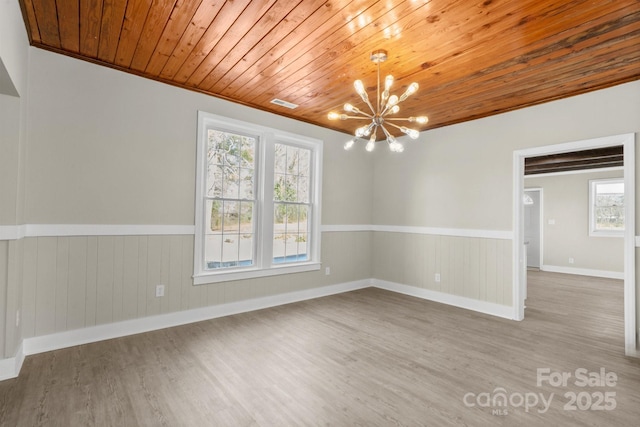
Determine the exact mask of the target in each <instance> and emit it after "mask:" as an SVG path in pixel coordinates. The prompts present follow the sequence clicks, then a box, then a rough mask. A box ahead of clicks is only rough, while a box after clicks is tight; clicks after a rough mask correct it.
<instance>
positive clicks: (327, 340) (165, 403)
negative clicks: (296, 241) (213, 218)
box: [0, 272, 640, 426]
mask: <svg viewBox="0 0 640 427" xmlns="http://www.w3.org/2000/svg"><path fill="white" fill-rule="evenodd" d="M622 292H623V287H622V282H621V281H618V280H608V279H594V278H586V277H581V276H568V275H562V274H553V273H542V272H531V273H530V274H529V292H528V293H529V298H528V300H527V309H526V319H525V320H524V321H522V322H514V321H509V320H504V319H498V318H494V317H491V316H487V315H482V314H478V313H474V312H471V311H467V310H462V309H457V308H453V307H449V306H445V305H441V304H437V303H432V302H428V301H424V300H420V299H416V298H412V297H408V296H404V295H399V294H394V293H391V292H388V291H384V290H379V289H364V290H360V291H355V292H350V293H346V294H341V295H335V296H331V297H326V298H321V299H316V300H311V301H305V302H300V303H295V304H290V305H286V306H281V307H275V308H271V309H267V310H261V311H256V312H251V313H246V314H241V315H235V316H230V317H226V318H221V319H215V320H211V321H206V322H200V323H196V324H191V325H186V326H181V327H176V328H171V329H165V330H161V331H156V332H150V333H146V334H141V335H135V336H130V337H125V338H120V339H115V340H110V341H103V342H99V343H94V344H89V345H83V346H78V347H74V348H69V349H64V350H58V351H53V352H49V353H45V354H39V355H34V356H30V357H28V358H27V359H26V360H25V363H24V366H23V368H22V372H21V374H20V377H19V378H16V379H13V380H8V381H4V382H0V425H2V426H39V425H43V426H250V425H252V426H298V425H333V426H377V425H380V426H386V425H407V426H413V425H428V426H449V425H454V426H463V425H468V426H499V425H504V426H537V425H540V426H543V425H544V426H572V425H580V426H583V425H589V426H636V425H638V420H639V419H640V361H639V360H636V359H631V358H627V357H625V356H624V355H623V319H622V302H623V299H622ZM538 368H549V369H550V372H553V373H556V372H569V373H571V377H570V378H569V379H568V381H567V385H566V386H553V385H552V384H549V382H548V381H545V382H543V384H541V385H540V386H538V385H537V369H538ZM580 368H584V369H586V370H587V371H589V372H598V373H599V372H600V371H601V368H603V369H605V371H606V372H611V373H615V374H616V376H617V381H616V384H615V386H614V385H611V384H610V385H609V386H604V387H602V386H597V387H596V386H594V387H588V386H587V387H579V386H578V385H576V384H575V382H576V380H577V379H579V378H580V377H578V378H576V376H575V374H576V369H580ZM578 373H579V372H578ZM498 388H502V389H504V393H505V394H506V396H507V398H508V401H507V406H498V405H497V403H500V402H499V401H496V402H493V397H495V395H497V394H499V392H500V391H501V390H500V389H498ZM606 392H607V393H615V396H612V395H610V396H609V397H608V398H607V401H606V402H600V403H601V404H602V405H600V406H603V407H607V406H609V407H610V406H612V405H613V403H615V409H613V410H589V409H587V408H590V407H591V405H589V404H588V403H597V400H598V397H599V396H600V393H602V396H604V393H606ZM565 393H575V394H576V396H579V398H578V400H577V401H576V402H575V405H574V407H576V410H566V409H565V408H564V406H565V405H566V404H567V403H569V404H570V403H571V401H570V395H566V396H565ZM579 393H582V395H579ZM541 395H542V397H543V398H544V399H545V401H548V400H549V399H551V404H550V407H549V408H548V410H546V411H545V404H543V403H542V401H541V400H540V399H541ZM534 396H535V398H536V399H538V401H537V403H536V404H535V405H534V403H535V402H534ZM487 398H489V399H488V400H487ZM465 399H466V400H465ZM523 400H524V401H529V402H530V403H531V405H530V407H529V408H528V411H527V409H526V408H525V407H524V406H523V405H521V403H522V402H523ZM465 401H466V402H467V403H468V404H465ZM492 402H493V403H496V405H493V404H492ZM472 404H473V405H475V406H473V407H470V406H471V405H472ZM580 408H582V409H580ZM499 411H501V412H499ZM504 411H506V412H507V414H506V415H505V412H504Z"/></svg>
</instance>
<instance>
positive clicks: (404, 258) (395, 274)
mask: <svg viewBox="0 0 640 427" xmlns="http://www.w3.org/2000/svg"><path fill="white" fill-rule="evenodd" d="M374 246H375V251H374V253H375V255H374V264H373V277H375V278H376V279H380V280H385V281H389V282H394V283H401V284H405V285H409V286H415V287H418V288H424V289H429V290H432V291H437V292H443V293H448V294H452V295H458V296H462V297H466V298H472V299H477V300H480V301H487V302H491V303H495V304H503V305H509V306H510V305H511V304H512V295H511V294H512V292H511V274H512V270H511V268H512V266H511V240H508V239H493V238H482V237H459V236H440V235H427V234H411V233H393V232H376V233H375V234H374ZM436 274H439V275H440V281H437V280H436Z"/></svg>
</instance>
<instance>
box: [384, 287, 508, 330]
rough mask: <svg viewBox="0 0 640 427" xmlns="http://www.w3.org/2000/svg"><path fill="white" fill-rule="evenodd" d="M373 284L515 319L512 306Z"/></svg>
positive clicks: (410, 288) (414, 295)
mask: <svg viewBox="0 0 640 427" xmlns="http://www.w3.org/2000/svg"><path fill="white" fill-rule="evenodd" d="M372 282H373V286H374V287H376V288H380V289H386V290H388V291H393V292H398V293H401V294H405V295H410V296H413V297H417V298H422V299H426V300H429V301H435V302H439V303H443V304H448V305H453V306H455V307H460V308H465V309H467V310H473V311H477V312H480V313H485V314H490V315H492V316H497V317H503V318H505V319H510V320H513V319H514V317H513V316H514V310H513V307H511V306H507V305H502V304H495V303H492V302H487V301H480V300H476V299H472V298H466V297H461V296H458V295H452V294H447V293H444V292H438V291H432V290H429V289H423V288H417V287H415V286H408V285H402V284H400V283H394V282H387V281H385V280H378V279H372Z"/></svg>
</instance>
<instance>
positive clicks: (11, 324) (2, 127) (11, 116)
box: [0, 0, 28, 359]
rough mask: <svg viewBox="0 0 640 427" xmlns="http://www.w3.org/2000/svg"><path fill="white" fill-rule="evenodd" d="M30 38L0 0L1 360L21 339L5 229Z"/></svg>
mask: <svg viewBox="0 0 640 427" xmlns="http://www.w3.org/2000/svg"><path fill="white" fill-rule="evenodd" d="M27 69H28V39H27V33H26V30H25V27H24V22H23V20H22V13H21V12H20V6H19V4H18V1H17V0H0V172H1V173H0V359H2V358H3V357H5V356H6V357H11V356H13V355H15V352H16V349H17V348H18V345H19V342H20V341H21V331H20V327H18V326H16V322H15V317H16V312H17V311H18V310H19V308H20V306H21V302H22V287H21V283H20V280H18V276H17V274H18V268H17V266H18V263H19V262H20V254H19V252H20V251H18V253H16V251H15V248H16V247H20V245H19V244H16V242H8V241H2V239H3V237H2V235H3V230H5V229H6V228H7V227H9V228H10V227H14V226H15V225H16V224H19V223H20V222H21V220H22V213H23V211H22V206H23V201H24V168H23V167H22V166H23V162H24V154H25V148H26V110H27V93H28V90H27V87H28V85H27Z"/></svg>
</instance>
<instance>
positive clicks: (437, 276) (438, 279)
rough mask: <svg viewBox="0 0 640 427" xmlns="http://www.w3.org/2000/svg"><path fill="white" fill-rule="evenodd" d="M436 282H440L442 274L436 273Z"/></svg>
mask: <svg viewBox="0 0 640 427" xmlns="http://www.w3.org/2000/svg"><path fill="white" fill-rule="evenodd" d="M436 282H440V273H436Z"/></svg>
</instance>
